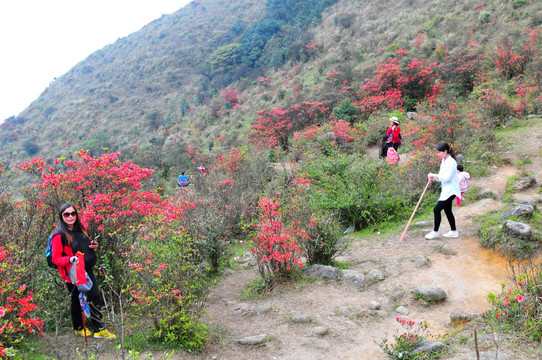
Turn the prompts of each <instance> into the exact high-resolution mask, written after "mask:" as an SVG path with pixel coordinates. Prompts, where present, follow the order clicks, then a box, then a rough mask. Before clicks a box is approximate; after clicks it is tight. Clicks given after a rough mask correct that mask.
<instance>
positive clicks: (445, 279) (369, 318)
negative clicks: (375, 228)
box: [196, 118, 542, 360]
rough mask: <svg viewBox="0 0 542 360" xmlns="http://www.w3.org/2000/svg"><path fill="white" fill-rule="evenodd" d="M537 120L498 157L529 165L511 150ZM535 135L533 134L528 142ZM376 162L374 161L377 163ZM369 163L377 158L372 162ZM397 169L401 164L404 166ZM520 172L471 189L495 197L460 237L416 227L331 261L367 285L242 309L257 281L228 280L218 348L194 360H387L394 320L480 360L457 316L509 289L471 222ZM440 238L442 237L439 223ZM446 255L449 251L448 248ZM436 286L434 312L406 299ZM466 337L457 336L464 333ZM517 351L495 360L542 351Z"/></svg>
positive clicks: (340, 284)
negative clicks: (384, 344)
mask: <svg viewBox="0 0 542 360" xmlns="http://www.w3.org/2000/svg"><path fill="white" fill-rule="evenodd" d="M538 122H540V118H536V119H532V120H531V123H532V124H533V127H528V128H527V129H520V130H519V131H516V132H512V133H511V134H508V136H507V138H506V139H504V140H502V141H503V142H504V147H505V149H506V151H504V153H503V156H504V157H506V160H507V163H508V164H514V163H515V162H516V161H517V160H518V159H520V158H521V157H523V156H525V151H526V150H525V149H524V144H523V143H522V142H521V141H517V140H518V139H520V138H522V137H523V136H525V135H524V132H525V131H527V132H531V136H534V137H536V138H539V139H540V138H542V132H541V130H535V128H536V127H535V125H534V124H536V123H538ZM533 132H534V134H533ZM537 146H538V148H537V149H538V150H536V149H535V150H534V151H532V149H531V154H530V159H531V160H532V163H531V164H530V165H528V166H527V167H526V168H524V169H523V170H524V171H528V172H530V173H532V174H533V175H534V176H535V178H536V179H537V180H538V181H540V179H542V166H540V165H541V164H542V161H541V156H540V155H541V151H540V147H539V145H537ZM375 154H376V153H375ZM375 154H373V155H375ZM401 160H403V159H401ZM518 171H519V169H517V168H516V167H515V166H512V165H506V166H502V167H499V168H496V169H494V172H493V173H492V174H491V175H490V176H488V177H485V178H480V179H475V178H473V179H471V181H470V186H471V187H473V186H474V187H476V186H478V187H480V188H482V189H486V190H489V191H491V192H492V193H493V194H494V195H496V199H497V200H493V199H490V198H486V199H482V200H480V201H477V202H471V201H468V199H467V201H466V202H464V203H463V205H462V206H461V207H459V208H458V207H456V206H455V205H454V214H455V216H456V221H457V224H458V230H459V232H460V237H459V238H457V239H446V238H443V237H442V236H441V237H440V239H436V240H426V239H425V238H424V237H423V235H424V234H425V233H426V231H429V230H430V228H431V224H432V219H431V218H428V219H426V221H425V222H424V221H420V219H416V218H415V220H414V222H416V221H417V222H418V223H417V224H413V225H411V227H410V229H409V231H408V232H407V235H406V237H405V239H404V241H403V242H402V243H399V242H398V240H399V237H400V233H401V231H402V229H400V230H398V231H397V232H394V233H387V234H385V235H380V234H374V235H373V236H370V237H368V238H359V237H353V241H352V244H351V246H350V247H349V249H348V251H347V253H345V254H343V255H341V256H340V257H339V258H338V259H337V260H339V261H341V262H346V263H348V264H349V265H350V266H349V270H352V271H353V272H357V273H362V274H364V282H363V284H362V285H361V286H360V285H359V283H358V284H356V283H353V282H349V281H346V280H345V279H340V278H339V279H323V280H322V279H319V280H316V281H312V282H304V283H300V284H296V285H292V286H291V287H290V288H288V289H284V288H281V289H278V290H276V291H274V292H273V293H272V294H271V295H269V296H267V297H262V298H260V299H258V300H244V301H243V300H240V295H241V293H242V292H243V291H244V290H245V289H246V287H247V285H248V284H249V283H250V282H251V281H252V280H253V279H255V278H256V276H257V275H256V272H255V271H254V270H252V269H249V268H247V267H244V268H241V269H238V270H234V271H231V272H230V273H228V274H227V275H226V276H224V277H223V278H222V279H221V280H220V281H219V283H218V284H217V285H216V286H215V287H214V288H213V289H212V291H211V294H210V297H209V301H208V311H207V312H206V314H205V315H204V317H205V318H204V321H205V322H206V323H207V324H209V325H210V327H211V329H213V333H214V334H215V339H214V343H213V344H212V345H211V346H210V347H208V348H207V350H206V351H205V352H204V353H203V354H199V355H197V356H196V358H199V359H219V360H226V359H228V360H233V359H262V360H263V359H270V360H271V359H281V360H294V359H298V360H299V359H307V360H318V359H344V360H346V359H386V356H385V355H384V353H383V352H382V350H381V349H380V347H379V346H378V344H377V343H379V342H380V341H381V339H382V338H383V337H387V338H388V339H391V338H392V334H394V333H396V332H397V331H399V330H400V326H399V325H398V323H397V322H396V317H401V318H406V319H409V320H413V321H416V322H419V321H427V322H429V324H430V327H429V329H428V331H429V333H430V334H431V335H432V338H433V340H435V341H438V340H439V339H443V338H444V337H446V336H447V335H450V334H455V335H456V336H455V337H454V338H460V337H463V338H465V339H466V341H464V342H462V343H461V344H460V343H459V342H457V341H455V342H454V341H453V340H452V342H453V344H451V345H452V346H451V347H452V348H453V350H452V351H449V352H448V354H447V355H445V356H444V357H442V358H443V359H454V360H460V359H476V356H475V353H474V345H473V340H472V336H473V334H472V331H471V330H465V331H463V330H462V327H461V326H459V327H458V326H454V325H452V324H451V314H452V313H454V312H457V311H463V312H471V313H472V312H474V313H477V312H478V313H479V312H482V311H484V310H487V309H488V308H490V305H489V303H488V301H487V295H488V293H489V292H494V293H498V292H499V291H500V289H501V284H502V283H505V282H509V281H510V274H509V273H508V272H507V264H506V262H505V261H504V259H502V258H499V257H498V256H496V255H495V253H494V252H492V251H490V250H486V249H484V248H481V247H480V246H479V245H478V238H477V237H476V232H475V228H474V226H473V224H472V219H473V217H475V216H477V215H480V214H483V213H486V212H487V211H490V210H492V209H496V208H499V207H501V206H503V205H504V204H503V202H502V201H501V199H502V198H503V195H504V191H505V187H506V183H507V181H508V179H509V178H510V177H512V176H514V175H515V174H517V173H518ZM537 192H539V188H538V187H534V188H532V189H531V190H529V191H526V192H523V193H521V194H518V200H519V199H526V198H531V197H532V196H535V195H534V194H536V193H537ZM441 230H442V231H441V232H446V231H448V230H449V229H448V224H447V221H445V220H443V223H442V226H441ZM446 245H447V246H446ZM419 286H438V287H440V288H441V289H443V290H444V291H445V292H446V294H447V298H446V300H445V301H443V302H441V303H439V304H436V305H430V306H427V305H424V304H422V303H420V302H419V301H417V300H415V299H414V298H413V296H412V294H411V289H413V288H415V287H419ZM462 331H463V333H462ZM522 350H523V349H522V348H521V347H513V346H511V347H509V348H508V349H506V351H504V352H501V353H500V355H499V359H538V358H539V356H542V351H539V352H537V353H534V354H532V353H531V354H529V355H527V354H524V353H523V351H522ZM480 351H481V352H482V357H481V358H494V355H493V353H492V351H491V348H490V344H489V343H487V342H486V343H484V342H482V343H481V345H480Z"/></svg>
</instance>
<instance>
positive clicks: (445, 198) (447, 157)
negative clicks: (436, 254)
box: [425, 141, 461, 239]
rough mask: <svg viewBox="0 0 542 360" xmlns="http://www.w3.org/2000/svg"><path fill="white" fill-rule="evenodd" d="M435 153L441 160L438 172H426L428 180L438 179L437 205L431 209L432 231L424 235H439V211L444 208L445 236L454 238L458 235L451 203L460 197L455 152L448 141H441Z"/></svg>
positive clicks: (431, 237)
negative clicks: (438, 194) (439, 184)
mask: <svg viewBox="0 0 542 360" xmlns="http://www.w3.org/2000/svg"><path fill="white" fill-rule="evenodd" d="M437 155H438V157H439V159H441V160H442V162H441V164H440V171H439V173H438V174H433V173H429V174H427V180H428V181H432V180H434V181H440V183H441V191H440V197H439V199H438V202H437V205H435V208H434V209H433V215H434V219H435V220H434V221H435V223H434V224H433V231H431V232H430V233H429V234H427V235H425V238H426V239H437V238H438V237H439V232H438V229H439V227H440V221H441V215H440V213H441V211H442V210H444V213H445V214H446V217H447V218H448V222H449V223H450V231H448V232H447V233H446V234H444V237H447V238H456V237H458V236H459V233H458V232H457V229H456V227H455V217H454V214H453V213H452V203H453V201H454V199H455V197H456V196H458V197H460V196H461V192H460V190H459V179H458V177H457V162H456V161H455V153H454V150H453V149H452V148H451V146H450V145H448V143H446V142H444V141H442V142H440V143H439V144H438V145H437Z"/></svg>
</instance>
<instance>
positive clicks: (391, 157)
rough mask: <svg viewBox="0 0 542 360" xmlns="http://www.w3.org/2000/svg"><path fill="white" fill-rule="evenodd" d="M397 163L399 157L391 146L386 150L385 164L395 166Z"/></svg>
mask: <svg viewBox="0 0 542 360" xmlns="http://www.w3.org/2000/svg"><path fill="white" fill-rule="evenodd" d="M398 161H399V155H398V154H397V151H396V150H395V149H394V148H393V147H392V146H390V147H389V148H388V154H387V156H386V162H387V163H388V164H397V162H398Z"/></svg>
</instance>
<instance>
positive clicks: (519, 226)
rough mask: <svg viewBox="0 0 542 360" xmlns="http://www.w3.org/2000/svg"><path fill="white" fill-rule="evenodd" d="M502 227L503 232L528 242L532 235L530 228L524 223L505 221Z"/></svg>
mask: <svg viewBox="0 0 542 360" xmlns="http://www.w3.org/2000/svg"><path fill="white" fill-rule="evenodd" d="M502 226H503V229H504V231H505V232H506V233H507V234H509V235H510V236H513V237H517V238H521V239H525V240H529V239H530V238H531V236H532V235H533V232H532V229H531V227H530V226H529V225H527V224H524V223H520V222H517V221H512V220H506V221H505V222H504V224H502Z"/></svg>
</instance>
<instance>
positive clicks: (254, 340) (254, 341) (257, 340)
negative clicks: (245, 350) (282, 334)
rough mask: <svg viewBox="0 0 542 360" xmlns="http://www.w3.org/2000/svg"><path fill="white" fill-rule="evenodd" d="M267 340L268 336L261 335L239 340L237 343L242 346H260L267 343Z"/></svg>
mask: <svg viewBox="0 0 542 360" xmlns="http://www.w3.org/2000/svg"><path fill="white" fill-rule="evenodd" d="M265 339H267V334H260V335H254V336H247V337H245V338H242V339H237V340H236V341H235V342H236V343H238V344H240V345H260V344H263V343H264V342H265Z"/></svg>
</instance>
